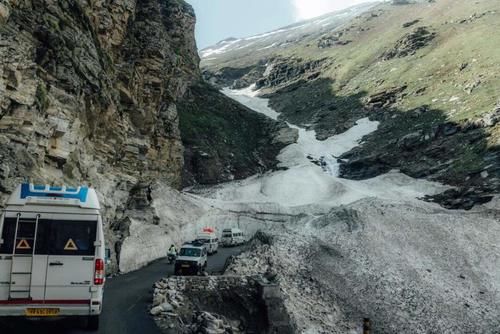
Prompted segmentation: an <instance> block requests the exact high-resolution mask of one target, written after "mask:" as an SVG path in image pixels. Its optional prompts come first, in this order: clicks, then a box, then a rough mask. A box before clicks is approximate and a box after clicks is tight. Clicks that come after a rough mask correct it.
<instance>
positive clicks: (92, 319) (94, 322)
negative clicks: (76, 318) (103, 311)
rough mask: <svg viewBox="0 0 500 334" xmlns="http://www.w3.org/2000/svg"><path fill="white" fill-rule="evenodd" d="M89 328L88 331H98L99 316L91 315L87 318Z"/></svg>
mask: <svg viewBox="0 0 500 334" xmlns="http://www.w3.org/2000/svg"><path fill="white" fill-rule="evenodd" d="M87 330H88V331H97V330H99V316H98V315H91V316H89V317H88V319H87Z"/></svg>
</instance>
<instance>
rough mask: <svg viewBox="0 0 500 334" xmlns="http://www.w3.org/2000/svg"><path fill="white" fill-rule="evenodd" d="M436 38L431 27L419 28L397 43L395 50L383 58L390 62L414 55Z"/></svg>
mask: <svg viewBox="0 0 500 334" xmlns="http://www.w3.org/2000/svg"><path fill="white" fill-rule="evenodd" d="M435 37H436V33H435V32H432V31H430V29H429V27H418V28H416V29H414V30H413V31H412V32H410V33H409V34H406V35H405V36H403V37H402V38H401V39H400V40H398V41H397V42H396V45H395V46H394V48H393V49H391V50H388V51H387V52H385V53H384V55H383V56H382V58H383V59H384V60H390V59H393V58H402V57H406V56H411V55H414V54H415V53H416V52H417V50H419V49H421V48H424V47H426V46H427V45H429V43H430V42H431V41H432V40H433V39H434V38H435Z"/></svg>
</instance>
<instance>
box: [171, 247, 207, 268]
mask: <svg viewBox="0 0 500 334" xmlns="http://www.w3.org/2000/svg"><path fill="white" fill-rule="evenodd" d="M207 254H208V251H207V247H206V246H205V245H204V244H202V243H192V244H184V245H183V246H182V248H181V249H180V251H179V254H178V255H177V259H176V260H175V275H200V274H201V273H203V272H204V271H205V270H206V268H207Z"/></svg>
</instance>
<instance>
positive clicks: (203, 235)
mask: <svg viewBox="0 0 500 334" xmlns="http://www.w3.org/2000/svg"><path fill="white" fill-rule="evenodd" d="M195 241H197V242H201V243H204V244H205V246H207V251H208V254H209V255H211V254H215V253H217V250H218V248H219V238H217V235H216V234H215V230H214V229H212V228H209V227H207V228H204V229H203V231H202V232H200V233H198V235H197V236H196V240H195Z"/></svg>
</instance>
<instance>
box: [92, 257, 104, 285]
mask: <svg viewBox="0 0 500 334" xmlns="http://www.w3.org/2000/svg"><path fill="white" fill-rule="evenodd" d="M102 284H104V260H103V259H96V260H95V274H94V285H102Z"/></svg>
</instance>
